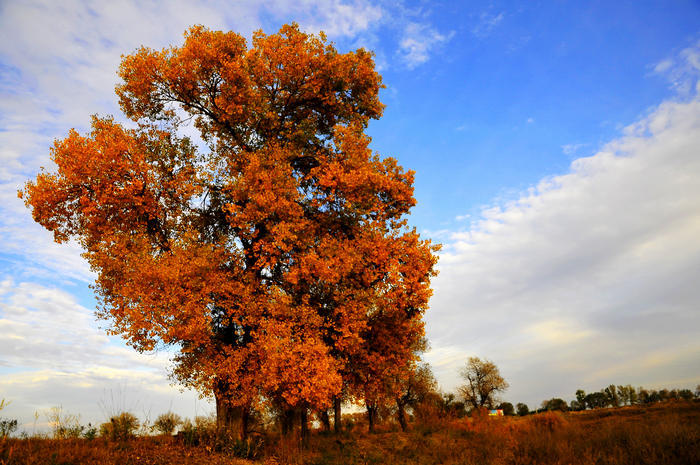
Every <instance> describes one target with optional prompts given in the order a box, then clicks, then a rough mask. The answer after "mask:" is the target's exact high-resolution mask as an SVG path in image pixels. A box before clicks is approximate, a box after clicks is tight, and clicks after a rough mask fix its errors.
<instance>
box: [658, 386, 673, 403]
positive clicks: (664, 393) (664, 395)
mask: <svg viewBox="0 0 700 465" xmlns="http://www.w3.org/2000/svg"><path fill="white" fill-rule="evenodd" d="M658 396H659V402H665V401H667V400H669V399H671V393H670V392H669V391H668V389H661V390H660V391H658Z"/></svg>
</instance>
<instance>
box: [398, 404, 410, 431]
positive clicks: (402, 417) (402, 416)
mask: <svg viewBox="0 0 700 465" xmlns="http://www.w3.org/2000/svg"><path fill="white" fill-rule="evenodd" d="M397 407H398V410H399V411H398V416H399V423H400V424H401V430H402V431H404V432H405V431H406V428H408V425H407V424H406V408H405V407H404V405H403V404H402V403H398V404H397Z"/></svg>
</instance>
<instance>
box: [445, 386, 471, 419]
mask: <svg viewBox="0 0 700 465" xmlns="http://www.w3.org/2000/svg"><path fill="white" fill-rule="evenodd" d="M440 397H441V399H442V401H441V406H440V410H441V411H442V413H443V415H444V416H446V417H448V418H462V417H463V416H464V414H465V413H466V410H465V405H464V402H461V401H459V400H458V399H457V396H455V395H454V394H453V393H451V392H442V393H441V394H440Z"/></svg>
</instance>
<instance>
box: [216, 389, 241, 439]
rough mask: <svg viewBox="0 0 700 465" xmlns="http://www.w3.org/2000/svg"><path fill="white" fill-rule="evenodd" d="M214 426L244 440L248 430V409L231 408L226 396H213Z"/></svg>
mask: <svg viewBox="0 0 700 465" xmlns="http://www.w3.org/2000/svg"><path fill="white" fill-rule="evenodd" d="M214 398H215V400H216V424H217V426H218V427H219V428H221V429H224V430H226V431H228V432H229V433H232V434H235V435H236V437H237V438H238V439H245V437H246V433H247V428H248V412H249V408H247V407H240V406H232V405H231V402H230V399H229V397H228V396H225V395H222V394H215V395H214Z"/></svg>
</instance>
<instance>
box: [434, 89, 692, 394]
mask: <svg viewBox="0 0 700 465" xmlns="http://www.w3.org/2000/svg"><path fill="white" fill-rule="evenodd" d="M698 147H700V100H698V99H694V100H692V101H689V102H665V103H663V104H662V105H660V106H659V107H658V108H657V109H656V110H655V111H654V112H653V113H651V114H650V115H649V116H648V117H646V118H644V119H643V120H641V121H639V122H638V123H635V124H633V125H631V126H629V127H628V128H626V129H625V130H624V133H623V135H622V136H621V137H620V138H619V139H617V140H615V141H613V142H611V143H609V144H608V145H607V146H605V147H604V148H603V149H602V150H601V151H600V152H598V153H597V154H595V155H594V156H591V157H586V158H579V159H577V160H575V161H574V162H573V163H572V164H571V170H570V172H569V173H568V174H565V175H561V176H552V177H549V178H545V179H543V180H542V181H541V182H540V183H539V184H538V185H537V186H536V187H535V188H532V189H530V190H529V191H528V192H526V193H524V194H523V195H522V196H521V197H520V198H519V199H518V200H516V201H513V202H510V203H508V204H506V205H504V206H503V207H499V206H494V207H491V208H488V209H485V210H484V211H483V213H482V217H481V219H479V220H478V221H475V222H474V223H473V224H474V226H473V227H472V228H471V229H470V230H469V231H465V232H453V233H452V235H451V241H450V242H449V244H448V247H446V248H445V250H446V252H444V253H443V254H442V255H441V259H440V262H439V264H438V268H439V269H440V275H439V276H438V277H437V278H436V279H435V281H434V289H435V291H434V297H433V299H432V300H431V309H430V310H429V312H428V314H427V315H426V320H427V328H428V338H429V339H430V340H431V342H432V344H433V347H435V348H436V350H437V351H438V352H436V354H431V355H429V357H428V359H429V360H431V361H432V360H436V359H437V358H438V356H441V355H440V354H441V352H439V351H444V350H449V351H451V353H452V354H453V356H452V357H451V360H452V362H450V363H447V365H445V363H446V362H441V363H442V365H445V366H442V365H441V370H443V371H445V372H446V373H447V368H448V366H449V367H451V368H452V378H451V380H450V381H448V386H447V387H451V386H450V385H449V383H452V385H456V384H457V383H458V380H457V379H456V371H454V369H455V368H456V367H457V366H458V365H459V364H460V363H462V362H463V361H464V360H465V358H466V357H468V356H471V355H476V356H482V357H488V358H491V359H493V360H494V361H495V362H496V364H497V365H499V366H500V367H501V368H502V372H503V374H504V376H505V377H506V379H507V380H508V381H509V382H510V384H511V386H513V388H512V389H511V393H510V395H507V396H506V397H507V398H508V399H510V400H511V401H512V402H520V401H526V402H528V403H531V404H532V403H533V402H539V401H541V400H542V399H538V398H535V397H534V396H542V395H548V396H550V397H554V396H556V397H563V398H565V399H568V398H572V397H573V394H574V392H575V391H576V389H584V390H588V391H590V390H597V389H600V388H601V387H604V386H606V385H608V384H610V383H616V384H621V383H625V384H626V383H632V384H635V385H639V384H644V385H649V387H656V388H658V387H668V388H672V387H693V386H695V385H697V383H698V382H700V379H697V374H698V373H700V361H699V360H698V359H697V356H696V355H697V353H698V352H700V340H698V338H697V328H698V327H700V313H698V312H697V303H698V302H700V287H698V286H697V276H700V242H698V240H697V238H698V237H700V158H698V156H697V148H698ZM459 352H461V354H462V357H461V358H460V357H458V356H457V355H455V354H457V353H459ZM693 354H695V355H693ZM446 379H449V378H446ZM543 380H546V382H547V388H546V389H545V390H543V387H542V382H543Z"/></svg>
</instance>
